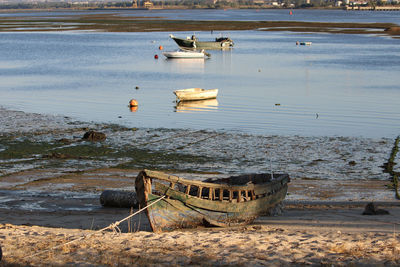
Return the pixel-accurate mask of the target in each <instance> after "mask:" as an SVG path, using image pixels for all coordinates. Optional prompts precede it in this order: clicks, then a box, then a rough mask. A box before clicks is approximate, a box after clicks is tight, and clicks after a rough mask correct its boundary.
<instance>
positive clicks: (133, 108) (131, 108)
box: [129, 106, 138, 112]
mask: <svg viewBox="0 0 400 267" xmlns="http://www.w3.org/2000/svg"><path fill="white" fill-rule="evenodd" d="M129 109H130V110H131V112H136V111H137V109H138V107H137V106H136V107H133V106H131V107H130V108H129Z"/></svg>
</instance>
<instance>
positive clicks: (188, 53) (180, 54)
mask: <svg viewBox="0 0 400 267" xmlns="http://www.w3.org/2000/svg"><path fill="white" fill-rule="evenodd" d="M162 54H163V55H164V56H165V57H167V58H205V57H210V56H211V55H210V54H209V53H207V52H206V51H204V50H200V51H192V50H183V49H180V50H177V51H165V52H163V53H162Z"/></svg>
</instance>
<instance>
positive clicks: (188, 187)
mask: <svg viewBox="0 0 400 267" xmlns="http://www.w3.org/2000/svg"><path fill="white" fill-rule="evenodd" d="M189 193H190V184H188V185H186V192H185V194H186V195H189Z"/></svg>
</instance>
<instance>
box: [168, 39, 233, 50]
mask: <svg viewBox="0 0 400 267" xmlns="http://www.w3.org/2000/svg"><path fill="white" fill-rule="evenodd" d="M171 38H172V39H173V40H174V41H175V42H176V44H177V45H178V46H179V47H182V48H190V49H222V48H229V47H232V46H233V42H232V41H229V40H228V41H225V40H224V41H219V42H218V41H198V40H191V39H182V38H177V37H171Z"/></svg>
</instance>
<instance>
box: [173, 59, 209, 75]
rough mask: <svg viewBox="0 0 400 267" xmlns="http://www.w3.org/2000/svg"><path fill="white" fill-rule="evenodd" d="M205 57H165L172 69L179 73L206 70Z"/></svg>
mask: <svg viewBox="0 0 400 267" xmlns="http://www.w3.org/2000/svg"><path fill="white" fill-rule="evenodd" d="M206 60H207V59H204V58H170V59H168V58H167V59H165V62H167V64H168V65H169V68H170V70H172V71H174V72H178V73H197V72H203V71H204V65H205V61H206Z"/></svg>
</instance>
